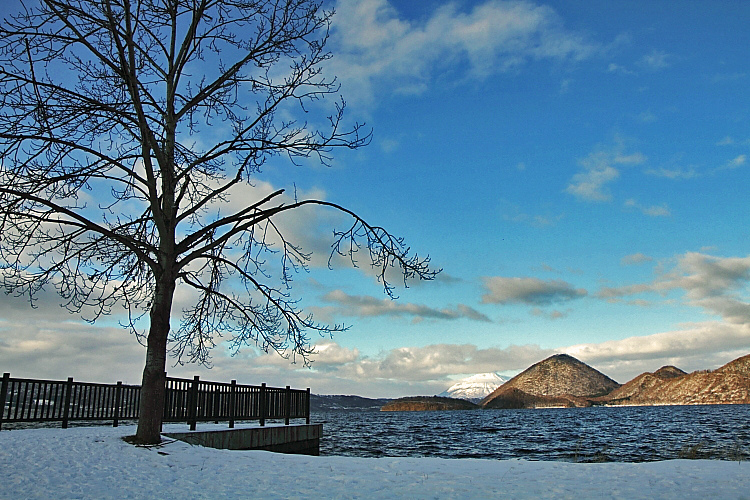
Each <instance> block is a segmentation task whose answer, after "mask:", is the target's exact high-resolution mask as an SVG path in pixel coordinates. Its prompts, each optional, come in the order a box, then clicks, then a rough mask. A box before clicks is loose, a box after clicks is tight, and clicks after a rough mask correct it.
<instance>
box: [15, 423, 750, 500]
mask: <svg viewBox="0 0 750 500" xmlns="http://www.w3.org/2000/svg"><path fill="white" fill-rule="evenodd" d="M178 429H180V430H182V429H184V426H179V427H178ZM165 430H166V429H165ZM134 432H135V428H134V427H118V428H111V427H88V428H73V429H67V430H62V429H36V430H13V431H5V430H4V431H2V432H0V498H8V499H20V498H24V499H37V498H38V499H48V498H55V499H69V498H70V499H72V498H76V499H78V498H91V499H99V498H117V499H125V498H160V499H179V500H184V499H186V498H191V499H192V498H205V499H218V498H368V499H369V498H382V499H392V498H461V499H465V498H499V497H503V498H602V497H604V498H629V499H630V498H679V499H681V500H686V499H690V498H699V499H705V498H738V499H739V498H750V463H747V462H742V463H738V462H726V461H709V460H673V461H666V462H651V463H606V464H575V463H566V462H529V461H523V460H474V459H462V460H450V459H437V458H351V457H308V456H300V455H281V454H275V453H270V452H263V451H226V450H213V449H208V448H201V447H197V446H190V445H188V444H185V443H182V442H179V441H173V442H167V443H166V444H163V445H161V446H159V447H154V448H139V447H134V446H131V445H129V444H127V443H125V442H123V441H122V439H120V438H121V437H122V436H125V435H129V434H133V433H134Z"/></svg>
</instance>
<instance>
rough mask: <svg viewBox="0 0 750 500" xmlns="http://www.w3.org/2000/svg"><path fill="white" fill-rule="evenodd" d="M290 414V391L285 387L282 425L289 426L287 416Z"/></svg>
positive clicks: (289, 388)
mask: <svg viewBox="0 0 750 500" xmlns="http://www.w3.org/2000/svg"><path fill="white" fill-rule="evenodd" d="M291 414H292V389H291V387H289V386H286V401H284V425H289V416H290V415H291Z"/></svg>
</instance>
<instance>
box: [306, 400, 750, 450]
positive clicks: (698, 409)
mask: <svg viewBox="0 0 750 500" xmlns="http://www.w3.org/2000/svg"><path fill="white" fill-rule="evenodd" d="M312 423H322V424H323V439H321V443H320V452H321V455H345V456H356V457H442V458H489V459H510V458H523V459H526V460H563V461H571V462H608V461H614V462H645V461H654V460H668V459H675V458H710V459H722V460H750V405H711V406H646V407H644V406H639V407H634V406H629V407H592V408H548V409H535V410H473V411H432V412H378V411H335V412H319V413H313V415H312Z"/></svg>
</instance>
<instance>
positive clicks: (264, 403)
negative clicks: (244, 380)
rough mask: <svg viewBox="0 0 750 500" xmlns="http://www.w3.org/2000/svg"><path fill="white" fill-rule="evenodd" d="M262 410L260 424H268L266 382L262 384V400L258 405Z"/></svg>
mask: <svg viewBox="0 0 750 500" xmlns="http://www.w3.org/2000/svg"><path fill="white" fill-rule="evenodd" d="M258 407H259V408H258V409H259V410H260V425H261V426H263V425H266V383H265V382H263V383H262V384H260V402H259V405H258Z"/></svg>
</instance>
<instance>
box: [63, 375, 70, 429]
mask: <svg viewBox="0 0 750 500" xmlns="http://www.w3.org/2000/svg"><path fill="white" fill-rule="evenodd" d="M72 392H73V377H68V383H67V384H65V397H64V398H63V400H64V403H63V421H62V428H63V429H67V428H68V417H69V416H70V397H71V396H72V394H71V393H72Z"/></svg>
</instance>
